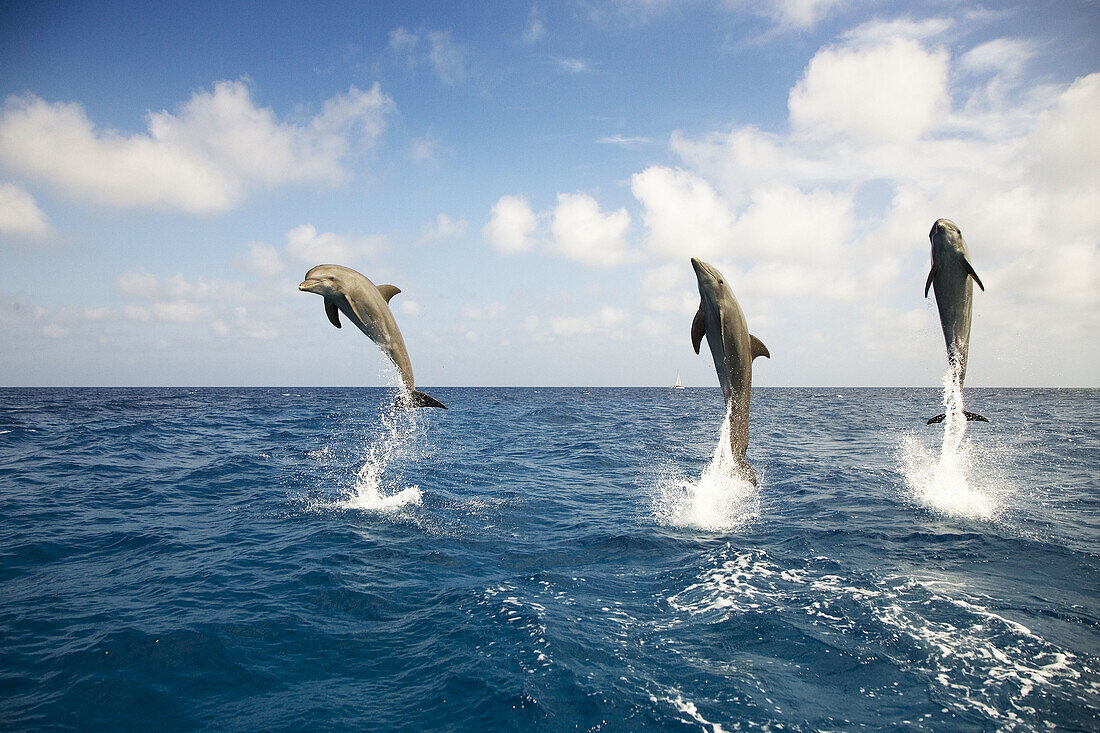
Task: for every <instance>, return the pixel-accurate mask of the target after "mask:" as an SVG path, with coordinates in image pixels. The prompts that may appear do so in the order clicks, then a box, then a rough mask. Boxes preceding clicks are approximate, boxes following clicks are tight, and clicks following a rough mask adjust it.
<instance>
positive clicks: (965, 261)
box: [963, 257, 985, 293]
mask: <svg viewBox="0 0 1100 733" xmlns="http://www.w3.org/2000/svg"><path fill="white" fill-rule="evenodd" d="M963 264H964V265H965V266H966V274H967V275H969V276H970V277H972V278H974V282H976V283H978V287H979V288H981V289H982V292H983V293H984V292H985V286H984V285H982V280H981V278H979V277H978V273H976V272H974V265H972V264H970V260H968V259H966V258H965V257H964V258H963Z"/></svg>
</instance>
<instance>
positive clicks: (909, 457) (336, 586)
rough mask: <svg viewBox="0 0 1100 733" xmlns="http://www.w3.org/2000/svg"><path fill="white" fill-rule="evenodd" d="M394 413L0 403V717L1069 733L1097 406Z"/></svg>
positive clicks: (521, 393) (123, 393) (677, 400)
mask: <svg viewBox="0 0 1100 733" xmlns="http://www.w3.org/2000/svg"><path fill="white" fill-rule="evenodd" d="M427 391H428V392H429V393H430V394H432V395H433V396H435V397H437V398H439V399H441V400H442V401H443V402H445V403H447V405H448V406H449V407H450V408H451V409H450V410H449V411H446V412H444V411H439V410H419V411H409V412H401V411H395V410H394V409H393V408H392V407H391V404H392V402H393V399H394V395H393V394H392V392H390V391H388V390H383V389H305V388H288V389H4V390H0V516H2V522H0V728H3V729H5V730H22V729H57V728H79V729H109V730H121V729H133V730H141V729H156V730H189V729H197V728H204V729H227V730H257V729H263V730H301V729H372V730H458V731H488V730H522V731H531V730H534V731H537V730H574V729H577V730H614V731H618V730H630V731H640V730H681V729H682V730H707V731H720V730H725V731H729V730H744V729H756V728H761V729H766V730H807V731H808V730H822V729H825V730H842V729H843V730H848V729H854V728H868V729H894V728H897V729H902V730H916V731H920V730H928V731H943V730H961V731H987V730H1032V729H1048V728H1053V729H1058V730H1082V731H1084V730H1097V729H1100V480H1098V476H1100V391H1089V390H1084V391H1082V390H1051V389H1037V390H1002V389H968V390H967V392H966V398H967V408H968V409H971V410H975V411H978V412H981V413H982V414H985V415H986V416H987V417H989V418H990V420H991V422H990V423H988V424H985V423H969V424H968V423H965V422H963V423H962V424H961V426H960V425H959V424H958V423H955V424H954V425H953V426H952V424H951V421H950V420H949V421H947V422H946V423H945V424H942V425H925V424H924V419H925V418H927V417H929V416H931V415H934V414H936V413H938V412H942V411H943V403H942V395H941V391H940V390H939V389H836V388H815V389H777V388H776V389H757V390H756V391H755V392H754V395H753V412H752V425H751V431H752V437H751V442H750V445H749V459H750V460H751V462H752V464H753V466H754V467H755V469H756V472H757V474H758V476H759V485H758V486H756V487H753V486H751V485H750V484H746V483H744V482H743V481H740V480H738V479H736V478H733V477H732V476H731V474H730V473H729V471H728V470H726V467H727V465H728V461H729V460H730V457H729V455H728V450H723V443H722V442H721V440H720V438H721V431H722V423H723V414H722V410H723V405H722V399H721V394H720V393H719V392H718V390H717V389H702V388H699V389H686V390H682V391H680V390H677V391H673V390H670V389H445V388H437V389H428V390H427ZM950 431H953V432H950Z"/></svg>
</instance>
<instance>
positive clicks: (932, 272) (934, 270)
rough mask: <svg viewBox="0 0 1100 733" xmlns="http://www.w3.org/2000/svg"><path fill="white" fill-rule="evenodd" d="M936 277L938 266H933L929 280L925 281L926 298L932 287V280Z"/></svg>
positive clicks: (929, 272) (929, 273)
mask: <svg viewBox="0 0 1100 733" xmlns="http://www.w3.org/2000/svg"><path fill="white" fill-rule="evenodd" d="M935 276H936V266H935V265H932V269H930V270H929V271H928V279H927V280H925V281H924V297H926V298H927V297H928V288H930V287H932V278H934V277H935Z"/></svg>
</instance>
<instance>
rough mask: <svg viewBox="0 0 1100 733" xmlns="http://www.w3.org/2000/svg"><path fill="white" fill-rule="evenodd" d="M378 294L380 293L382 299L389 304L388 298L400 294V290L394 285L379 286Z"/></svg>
mask: <svg viewBox="0 0 1100 733" xmlns="http://www.w3.org/2000/svg"><path fill="white" fill-rule="evenodd" d="M378 292H379V293H381V295H382V297H383V298H385V299H386V302H387V303H389V302H390V298H392V297H393V296H395V295H397V294H398V293H400V292H401V288H399V287H397V286H396V285H379V286H378Z"/></svg>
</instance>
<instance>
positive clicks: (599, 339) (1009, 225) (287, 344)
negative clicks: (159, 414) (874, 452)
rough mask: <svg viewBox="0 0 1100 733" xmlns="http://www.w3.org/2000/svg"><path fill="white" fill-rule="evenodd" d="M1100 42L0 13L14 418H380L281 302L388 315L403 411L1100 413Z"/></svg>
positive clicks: (819, 15)
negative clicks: (727, 402) (354, 294)
mask: <svg viewBox="0 0 1100 733" xmlns="http://www.w3.org/2000/svg"><path fill="white" fill-rule="evenodd" d="M1097 38H1100V5H1098V4H1097V3H1093V2H1089V3H1085V2H1053V3H1032V2H1026V3H1023V2H1021V3H998V4H995V5H988V6H976V5H974V4H971V3H955V2H939V3H936V2H933V3H912V4H911V3H881V2H851V3H841V2H835V1H834V0H776V1H774V2H763V1H760V2H733V1H724V0H695V1H690V0H685V1H683V2H666V1H662V0H637V1H633V2H628V1H626V0H623V1H621V2H594V1H591V2H590V1H585V0H577V1H574V2H562V3H545V2H540V3H449V2H448V3H418V4H410V3H402V2H392V3H390V2H374V3H310V4H302V3H293V4H292V3H287V4H280V3H225V2H218V3H201V2H193V3H186V4H184V3H179V4H168V3H48V2H36V3H5V4H4V5H3V6H2V7H0V87H2V88H0V92H2V97H3V99H4V102H3V107H2V108H0V268H2V270H3V272H4V273H5V274H6V277H4V278H3V280H2V281H0V338H2V339H3V342H4V344H5V348H4V349H3V350H2V351H0V384H7V385H161V384H163V385H176V384H181V385H375V384H386V383H388V382H389V381H390V380H391V379H392V372H391V370H390V369H389V368H388V367H387V363H386V362H385V360H384V357H382V355H381V354H380V353H379V352H378V350H377V349H376V348H375V347H374V345H373V344H371V343H370V342H369V341H368V340H367V339H366V338H365V337H362V336H361V335H360V334H358V333H355V332H349V331H348V330H347V329H343V330H341V331H337V330H335V329H333V328H332V327H331V326H330V325H329V324H328V322H327V320H326V319H325V317H324V313H323V309H322V304H321V301H320V299H319V298H317V297H316V296H312V295H308V294H304V293H300V292H298V291H297V289H296V285H297V283H298V282H299V281H300V280H301V276H302V275H303V274H304V273H305V271H306V270H307V269H308V268H309V267H310V266H312V265H314V264H318V263H320V262H326V261H328V262H337V263H339V264H345V265H348V266H350V267H353V268H355V269H357V270H359V271H361V272H363V273H364V274H365V275H367V276H368V277H370V278H371V279H372V280H373V281H374V282H376V283H384V282H390V283H393V284H396V285H397V286H399V287H400V288H402V290H403V292H402V293H401V294H400V295H398V296H397V297H396V298H395V299H394V300H393V302H392V304H391V305H392V306H393V308H394V312H395V315H396V317H397V319H398V322H399V324H400V325H401V328H402V331H403V333H404V335H405V340H406V343H407V344H408V347H409V351H410V355H411V357H412V361H413V366H414V369H415V370H416V376H417V382H418V384H422V385H663V384H668V383H671V381H672V380H673V379H674V377H675V375H676V373H677V372H680V373H681V374H682V376H683V379H684V382H685V383H686V384H688V385H714V384H716V379H715V376H714V373H713V365H712V364H711V363H710V360H709V358H707V356H706V354H704V355H702V356H696V355H695V354H694V353H693V351H692V350H691V346H690V339H689V330H690V324H691V320H692V316H693V314H694V311H695V308H696V307H697V303H698V293H697V290H696V287H695V282H694V276H693V273H692V270H691V266H690V264H689V262H688V260H689V258H690V257H691V256H699V257H702V258H703V259H706V260H708V261H711V262H712V263H714V264H715V265H716V266H718V267H719V269H721V270H722V271H723V272H724V273H725V274H726V275H727V278H728V279H729V280H730V282H731V284H732V286H733V289H734V292H735V293H736V294H737V296H738V298H739V300H740V302H741V305H742V308H743V309H744V311H745V313H746V317H747V319H748V322H749V327H750V330H751V331H752V332H753V333H755V334H756V335H757V336H758V337H759V338H760V339H761V340H763V341H764V343H765V344H767V345H768V347H769V349H770V350H771V353H772V359H771V360H770V361H767V362H758V363H757V369H756V370H755V374H754V376H755V378H756V383H757V384H761V385H825V384H829V385H938V384H939V381H940V376H941V374H942V371H943V368H944V364H945V356H944V347H943V342H942V337H941V335H940V331H939V323H938V319H937V316H936V311H935V306H934V303H933V301H932V300H931V299H928V300H925V299H924V298H923V297H922V290H923V284H924V279H925V276H926V275H927V270H928V256H929V244H928V238H927V234H928V230H929V228H930V227H931V224H932V222H933V221H934V220H935V219H937V218H939V217H941V216H946V217H948V218H951V219H953V220H955V221H956V222H957V223H958V224H959V225H960V227H961V228H962V230H963V233H964V235H965V236H966V239H967V242H968V244H969V246H970V249H971V254H972V258H973V260H974V265H975V268H976V270H977V271H978V273H979V274H980V275H981V277H982V280H983V282H984V283H985V285H986V288H987V291H986V292H985V293H980V292H979V293H977V294H976V296H975V320H974V327H973V333H972V346H971V355H970V367H969V369H968V374H967V376H968V383H970V384H974V385H983V384H984V385H1054V386H1060V385H1079V386H1097V385H1100V369H1098V368H1097V366H1096V364H1097V363H1098V362H1100V349H1098V348H1097V338H1096V336H1095V334H1096V333H1097V332H1098V327H1100V308H1098V306H1100V296H1098V292H1100V287H1098V286H1100V282H1098V281H1100V142H1098V139H1100V136H1097V135H1096V133H1095V130H1097V129H1100V73H1098V72H1100V42H1098V41H1097Z"/></svg>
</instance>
